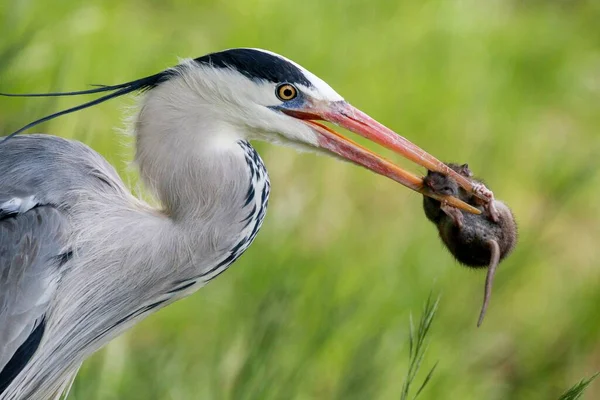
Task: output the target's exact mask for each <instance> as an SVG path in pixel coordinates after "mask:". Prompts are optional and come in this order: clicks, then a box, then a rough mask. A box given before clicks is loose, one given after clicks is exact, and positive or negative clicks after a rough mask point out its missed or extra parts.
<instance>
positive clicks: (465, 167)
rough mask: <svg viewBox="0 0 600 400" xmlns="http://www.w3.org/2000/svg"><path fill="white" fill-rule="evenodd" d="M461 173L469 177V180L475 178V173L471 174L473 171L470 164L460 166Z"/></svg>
mask: <svg viewBox="0 0 600 400" xmlns="http://www.w3.org/2000/svg"><path fill="white" fill-rule="evenodd" d="M460 173H461V175H463V176H467V177H469V178H470V177H472V176H473V172H471V169H470V168H469V164H467V163H465V164H463V165H461V166H460Z"/></svg>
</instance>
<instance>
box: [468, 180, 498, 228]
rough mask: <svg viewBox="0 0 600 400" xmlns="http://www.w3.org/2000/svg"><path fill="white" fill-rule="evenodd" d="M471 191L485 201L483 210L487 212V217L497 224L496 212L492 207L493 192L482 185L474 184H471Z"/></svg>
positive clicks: (493, 206) (494, 207)
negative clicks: (482, 197)
mask: <svg viewBox="0 0 600 400" xmlns="http://www.w3.org/2000/svg"><path fill="white" fill-rule="evenodd" d="M473 191H474V192H475V193H479V194H480V195H482V196H484V197H485V198H486V199H487V202H486V204H485V205H484V209H485V211H486V212H487V215H489V216H490V218H491V219H492V221H494V222H498V210H497V209H496V206H495V205H494V200H495V199H494V192H492V191H491V190H490V189H488V188H487V187H485V185H484V184H483V183H479V182H474V183H473Z"/></svg>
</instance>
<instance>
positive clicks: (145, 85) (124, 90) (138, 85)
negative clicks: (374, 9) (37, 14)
mask: <svg viewBox="0 0 600 400" xmlns="http://www.w3.org/2000/svg"><path fill="white" fill-rule="evenodd" d="M173 73H174V71H173V70H166V71H162V72H159V73H158V74H154V75H151V76H147V77H145V78H141V79H137V80H135V81H131V82H126V83H121V84H118V85H111V86H105V85H101V86H99V87H97V88H95V89H88V90H80V91H75V92H54V93H22V94H13V93H0V96H5V97H60V96H79V95H84V94H95V93H104V92H112V93H109V94H106V95H104V96H102V97H99V98H97V99H95V100H92V101H88V102H87V103H83V104H80V105H78V106H75V107H71V108H67V109H66V110H62V111H58V112H56V113H54V114H50V115H47V116H45V117H42V118H40V119H37V120H35V121H33V122H30V123H28V124H27V125H25V126H23V127H22V128H20V129H18V130H16V131H14V132H12V133H11V134H10V135H8V136H6V137H5V138H4V140H2V142H4V141H6V140H8V139H10V138H12V137H13V136H16V135H18V134H19V133H21V132H23V131H25V130H27V129H29V128H32V127H34V126H36V125H38V124H41V123H42V122H46V121H49V120H51V119H54V118H56V117H60V116H61V115H65V114H70V113H72V112H75V111H79V110H83V109H84V108H88V107H92V106H95V105H96V104H100V103H104V102H105V101H107V100H110V99H114V98H115V97H119V96H123V95H125V94H128V93H132V92H136V91H144V90H149V89H152V88H153V87H155V86H156V85H158V84H159V83H161V82H163V81H165V80H167V79H168V78H169V77H170V76H172V75H173ZM2 142H0V143H2Z"/></svg>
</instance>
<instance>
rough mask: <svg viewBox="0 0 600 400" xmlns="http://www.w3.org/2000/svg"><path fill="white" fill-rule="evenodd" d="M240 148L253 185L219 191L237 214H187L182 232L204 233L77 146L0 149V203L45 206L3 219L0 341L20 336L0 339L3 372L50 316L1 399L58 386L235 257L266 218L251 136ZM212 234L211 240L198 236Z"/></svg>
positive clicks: (28, 142) (35, 139)
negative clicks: (152, 203)
mask: <svg viewBox="0 0 600 400" xmlns="http://www.w3.org/2000/svg"><path fill="white" fill-rule="evenodd" d="M238 148H239V153H238V163H237V164H238V165H237V167H238V171H239V174H238V175H237V176H238V177H240V181H241V182H244V183H245V185H243V186H241V185H237V184H233V183H231V184H230V185H231V186H233V187H232V188H231V189H233V190H232V191H231V192H229V193H227V199H222V200H223V201H226V202H228V203H231V207H227V209H228V210H229V212H221V211H219V210H220V208H218V209H217V208H213V209H212V212H213V215H212V216H211V212H210V211H211V210H210V209H211V206H212V207H214V205H215V204H207V205H206V207H207V208H204V209H202V214H201V215H200V217H199V220H198V218H190V215H191V214H190V213H188V212H186V215H188V218H186V220H185V225H187V226H186V227H185V229H186V230H187V229H192V230H193V229H196V232H197V233H198V236H197V238H196V239H195V240H194V238H193V237H192V238H190V236H191V235H190V234H188V232H187V231H186V232H185V233H184V232H182V231H181V230H180V229H181V228H182V227H181V226H178V225H177V226H174V224H173V220H172V219H169V218H166V217H165V215H164V214H162V213H160V212H159V211H156V210H154V209H152V208H150V207H149V206H147V205H146V204H144V203H142V202H140V201H139V200H137V199H136V198H134V197H133V196H131V195H130V194H129V192H128V191H127V190H126V188H125V187H124V185H123V183H122V182H121V180H120V179H119V177H118V175H117V174H116V172H115V170H114V169H113V168H112V166H110V165H109V164H108V163H107V162H106V161H105V160H104V159H103V158H102V157H101V156H100V155H98V154H97V153H96V152H94V151H93V150H91V149H89V148H88V147H87V146H85V145H83V144H81V143H79V142H75V141H70V140H65V139H60V138H57V137H53V136H44V135H28V136H23V137H16V138H13V139H11V140H10V141H9V142H7V143H5V144H4V145H3V146H2V147H0V154H1V157H0V198H1V199H2V200H3V201H2V202H1V203H0V204H2V203H5V202H8V201H10V200H11V199H14V198H16V197H20V198H26V197H29V196H35V199H36V202H37V204H36V206H35V207H33V208H31V209H29V210H26V211H25V212H14V213H12V215H11V214H7V215H5V217H4V218H3V219H2V220H0V229H1V230H0V232H2V241H1V243H2V251H1V253H0V254H2V256H1V257H0V277H2V281H1V282H0V289H1V292H0V293H1V294H2V297H0V300H1V302H0V304H2V309H1V310H0V311H1V312H0V321H2V322H5V321H6V322H10V323H6V324H5V323H2V324H1V325H0V337H2V338H6V337H7V336H10V337H11V338H12V340H2V341H0V355H1V358H0V361H3V363H2V364H0V369H1V367H3V364H6V362H7V360H6V359H7V358H9V357H10V355H11V354H12V353H14V350H15V347H18V345H19V344H20V343H22V342H23V340H24V339H25V338H26V337H27V336H28V335H29V334H30V333H31V331H32V330H33V328H34V327H35V325H36V323H37V322H38V321H39V320H40V319H41V318H45V320H46V327H45V334H44V336H43V339H42V341H41V343H40V345H39V348H38V349H37V352H35V354H34V355H33V356H32V358H31V359H30V360H28V362H27V365H26V366H25V368H24V369H23V370H22V371H21V372H20V374H18V376H17V377H16V378H15V379H14V380H13V381H12V383H11V384H10V385H9V386H8V388H7V389H6V390H5V392H4V393H3V394H2V395H0V399H3V400H4V399H21V398H27V399H36V398H40V399H42V398H47V397H48V396H49V395H50V394H53V393H59V391H60V389H61V388H62V386H63V385H64V383H65V380H66V379H68V377H69V376H70V375H72V374H73V373H74V372H75V371H76V369H77V368H78V366H79V364H80V363H81V361H82V360H83V358H84V357H82V356H84V355H89V354H91V353H92V352H93V351H95V350H96V349H98V348H99V347H100V346H101V345H103V344H104V343H106V342H107V341H108V340H110V338H112V337H114V336H116V335H118V334H119V333H120V332H122V331H123V330H125V329H126V328H127V327H129V326H131V325H132V324H133V323H134V322H136V321H137V320H139V319H140V318H142V317H144V316H146V315H147V314H148V313H150V312H151V311H156V309H158V308H161V307H163V306H165V305H166V304H168V303H170V302H172V301H174V300H176V299H178V298H180V297H182V296H184V295H185V294H189V293H190V292H192V291H194V290H195V289H197V288H198V287H200V286H202V285H203V284H205V283H206V282H208V281H210V280H211V279H213V278H214V277H215V276H217V275H218V274H220V273H221V272H223V270H224V269H225V268H227V267H228V266H229V265H230V264H231V263H232V262H233V261H234V260H235V259H236V258H237V257H239V255H240V254H241V253H242V252H243V251H244V250H245V249H246V248H247V247H248V246H249V244H250V243H251V242H252V240H253V239H254V237H255V235H256V232H257V230H258V228H259V227H260V224H261V223H262V218H263V217H264V209H265V207H266V201H267V198H268V191H269V184H268V177H267V175H266V170H265V169H264V166H263V165H262V162H261V161H260V158H259V157H258V155H257V154H256V152H255V151H254V149H252V148H251V147H250V145H249V144H247V143H246V142H241V143H240V144H239V145H238ZM32 171H35V172H36V173H32ZM188 172H189V173H192V172H193V171H188ZM244 176H245V178H244ZM236 182H237V180H236ZM223 183H225V182H223ZM238 186H240V187H238ZM250 188H252V190H250ZM187 195H188V196H189V195H191V194H190V193H188V194H187ZM198 195H199V197H201V196H202V194H201V193H198ZM201 203H202V200H201V199H198V201H197V202H195V205H196V206H200V205H201ZM236 203H237V206H234V204H236ZM217 204H219V203H217ZM220 204H222V203H220ZM233 210H235V211H233ZM172 211H173V212H174V213H175V214H176V213H177V211H178V210H176V209H174V210H172ZM216 214H218V215H216ZM211 217H218V218H219V220H220V221H223V222H224V224H223V228H222V229H218V227H216V226H214V225H213V224H211V221H210V218H211ZM194 219H196V220H195V221H193V220H194ZM90 227H94V228H93V229H90ZM173 228H175V229H173ZM207 236H209V237H211V236H212V238H213V241H212V243H206V241H203V240H201V239H202V238H206V237H207ZM131 237H135V238H136V239H137V240H136V241H132V240H128V238H131ZM200 242H202V243H200ZM132 243H137V246H132ZM71 252H72V255H70V254H71ZM64 254H69V256H68V257H64V256H63V257H61V255H64ZM115 255H117V257H115ZM23 258H25V259H27V262H24V261H22V259H23ZM158 259H160V260H161V263H160V265H157V263H156V262H155V260H158ZM173 271H177V273H176V274H175V273H173ZM25 275H26V276H25ZM175 278H176V279H175ZM80 326H86V330H85V332H82V331H81V330H80V329H79V327H80ZM16 330H17V331H18V335H17V334H16V333H15V331H16ZM57 360H58V361H59V362H57ZM56 365H62V366H65V368H63V369H62V370H60V369H58V368H56Z"/></svg>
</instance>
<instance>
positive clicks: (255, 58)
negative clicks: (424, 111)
mask: <svg viewBox="0 0 600 400" xmlns="http://www.w3.org/2000/svg"><path fill="white" fill-rule="evenodd" d="M172 72H173V73H174V75H175V76H177V77H178V78H179V83H180V84H181V85H184V86H185V88H186V89H190V88H191V89H192V90H191V91H190V92H193V93H196V95H197V96H199V97H201V100H200V103H202V104H203V106H204V107H205V108H208V109H210V111H209V112H210V113H211V115H212V116H213V119H215V120H219V121H222V122H223V123H226V124H228V125H229V126H230V127H234V128H235V129H234V130H235V131H236V132H238V133H239V136H241V137H243V138H244V139H258V140H265V141H269V142H273V143H277V144H283V145H289V146H293V147H296V148H300V149H309V150H314V151H318V152H321V153H326V154H329V155H332V156H335V157H337V158H341V159H344V160H347V161H350V162H352V163H354V164H358V165H360V166H363V167H366V168H368V169H369V170H371V171H373V172H376V173H378V174H381V175H384V176H387V177H389V178H391V179H393V180H395V181H397V182H399V183H401V184H403V185H404V186H406V187H408V188H410V189H412V190H415V191H418V192H421V193H424V194H426V195H430V196H432V197H436V196H437V195H436V194H435V193H433V192H432V191H430V190H429V188H428V187H426V186H424V185H423V183H422V179H421V178H420V177H418V176H416V175H414V174H412V173H410V172H408V171H406V170H404V169H402V168H400V167H398V166H397V165H395V164H393V163H392V162H390V161H388V160H386V159H385V158H383V157H381V156H379V155H378V154H376V153H374V152H373V151H371V150H369V149H367V148H365V147H363V146H361V145H359V144H358V143H356V142H354V141H353V140H352V139H350V138H348V137H347V136H345V135H342V134H341V133H338V132H336V131H335V130H333V129H331V128H329V127H327V126H325V125H323V124H322V123H321V121H327V122H330V123H333V124H335V125H338V126H340V127H342V128H345V129H347V130H349V131H351V132H353V133H355V134H358V135H360V136H362V137H364V138H366V139H369V140H371V141H373V142H375V143H377V144H379V145H382V146H384V147H387V148H389V149H391V150H393V151H394V152H396V153H398V154H399V155H401V156H402V157H404V158H407V159H409V160H411V161H413V162H415V163H416V164H418V165H420V166H423V167H425V168H427V170H430V171H437V172H440V173H442V174H444V175H449V176H451V177H452V178H453V179H455V180H456V181H457V182H458V183H459V184H460V185H461V186H463V187H464V188H465V189H466V190H467V191H469V192H471V191H472V189H471V182H470V181H469V180H467V179H465V178H464V177H463V176H461V175H459V174H457V173H456V172H455V171H454V170H452V169H450V168H448V167H447V166H446V165H445V164H444V163H442V162H440V161H438V160H437V159H436V158H435V157H433V156H431V155H429V154H428V153H427V152H425V151H424V150H422V149H420V148H419V147H417V146H416V145H414V144H413V143H411V142H410V141H408V140H407V139H405V138H403V137H401V136H399V135H398V134H396V133H395V132H393V131H392V130H390V129H388V128H387V127H385V126H384V125H382V124H380V123H379V122H377V121H376V120H374V119H373V118H371V117H369V116H368V115H367V114H365V113H363V112H362V111H360V110H358V109H357V108H355V107H353V106H352V105H350V104H349V103H348V102H346V101H345V100H344V98H343V97H342V96H340V95H339V94H338V93H337V92H336V91H335V90H333V89H332V88H331V87H330V86H329V85H328V84H327V83H325V82H324V81H323V80H321V79H320V78H318V77H317V76H315V75H314V74H312V73H311V72H309V71H308V70H306V69H305V68H303V67H301V66H300V65H298V64H296V63H294V62H293V61H291V60H288V59H286V58H285V57H283V56H280V55H278V54H274V53H271V52H268V51H265V50H260V49H246V48H241V49H230V50H225V51H222V52H218V53H212V54H208V55H206V56H203V57H200V58H196V59H194V60H186V61H184V62H182V63H181V64H180V65H179V66H178V67H176V68H175V69H173V70H172ZM169 80H170V79H169ZM175 80H177V79H175ZM179 93H181V91H180V92H179ZM444 199H445V200H446V201H447V202H449V203H450V204H453V205H456V206H457V207H459V208H463V209H469V210H470V211H472V212H473V209H472V208H470V207H469V206H468V205H466V204H464V203H462V202H461V201H460V200H457V199H455V198H452V197H450V196H446V197H444Z"/></svg>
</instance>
